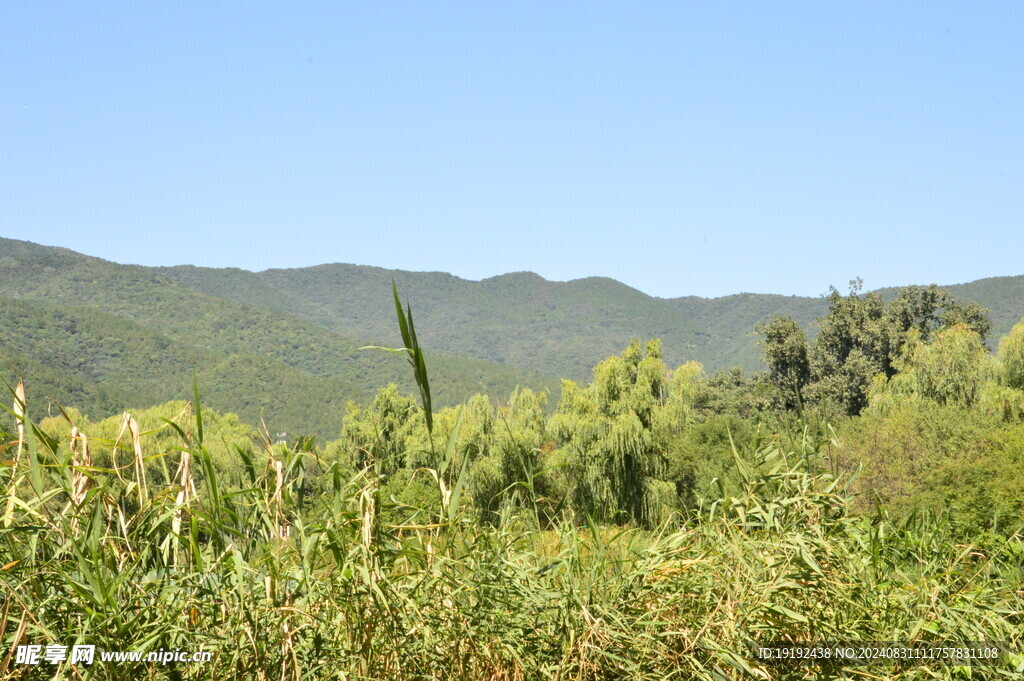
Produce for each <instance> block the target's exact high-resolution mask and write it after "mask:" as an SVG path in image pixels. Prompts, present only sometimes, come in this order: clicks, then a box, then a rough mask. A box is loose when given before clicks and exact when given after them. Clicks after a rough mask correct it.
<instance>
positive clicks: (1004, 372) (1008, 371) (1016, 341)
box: [999, 319, 1024, 390]
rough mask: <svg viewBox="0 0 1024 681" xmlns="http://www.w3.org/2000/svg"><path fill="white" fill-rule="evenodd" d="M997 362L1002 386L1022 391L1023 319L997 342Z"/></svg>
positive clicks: (1023, 369)
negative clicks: (999, 366)
mask: <svg viewBox="0 0 1024 681" xmlns="http://www.w3.org/2000/svg"><path fill="white" fill-rule="evenodd" d="M999 362H1000V365H1001V377H1002V380H1003V384H1004V385H1006V386H1007V387H1009V388H1013V389H1014V390H1024V319H1022V320H1021V321H1019V322H1017V324H1015V325H1014V327H1013V328H1012V329H1010V333H1008V334H1007V335H1006V336H1005V337H1004V338H1003V339H1002V340H1000V341H999Z"/></svg>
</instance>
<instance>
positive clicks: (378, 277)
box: [155, 264, 1024, 380]
mask: <svg viewBox="0 0 1024 681" xmlns="http://www.w3.org/2000/svg"><path fill="white" fill-rule="evenodd" d="M155 271H157V272H159V273H160V274H162V275H163V276H166V277H168V278H170V279H174V280H175V281H177V282H179V283H182V284H184V285H186V286H189V287H191V288H194V289H195V290H198V291H203V292H204V293H208V294H209V295H214V296H218V297H221V298H227V299H230V300H234V301H236V302H242V303H246V304H250V305H256V306H260V307H266V308H270V309H276V310H280V311H288V312H289V314H293V315H295V316H298V317H301V318H303V319H305V320H307V321H310V322H313V323H315V324H319V325H321V326H324V327H326V328H328V329H332V330H335V331H339V332H344V333H350V334H356V335H360V336H363V337H372V338H382V339H387V340H388V341H389V342H397V335H396V331H395V328H394V320H393V317H392V316H391V315H390V307H389V305H390V296H391V281H392V279H394V281H395V282H397V284H398V286H399V289H400V290H401V291H402V292H403V295H406V296H408V297H409V298H410V299H411V300H412V302H413V305H414V307H415V309H416V315H417V320H418V321H419V325H420V328H421V337H422V339H423V342H424V343H425V344H426V345H427V346H428V347H435V348H438V349H441V350H444V351H447V352H451V353H455V354H458V355H463V356H468V357H477V358H480V359H487V360H492V361H495V362H500V363H502V364H507V365H511V366H515V367H520V368H530V369H536V370H538V371H541V372H544V373H547V374H553V375H556V376H563V377H567V378H573V379H576V380H585V379H587V378H589V376H590V370H591V369H592V368H593V366H594V365H595V364H596V363H597V362H599V361H600V360H601V359H604V358H605V357H608V356H609V355H612V354H615V353H617V352H620V351H621V350H622V348H623V347H625V345H626V344H627V343H628V342H629V340H630V339H632V338H637V337H639V338H654V337H657V338H661V339H662V341H663V350H664V355H665V360H666V362H667V363H668V364H669V365H670V366H676V365H678V364H681V363H683V362H686V361H689V360H697V361H699V362H700V363H701V364H703V365H704V367H705V369H706V370H708V371H709V372H711V371H716V370H720V369H727V368H730V367H733V366H741V367H743V368H744V369H747V370H750V371H757V370H760V369H761V368H763V367H762V365H761V349H760V346H759V344H758V343H759V337H758V336H757V335H756V334H755V333H754V328H755V327H756V325H757V324H758V322H762V321H767V320H769V319H771V318H772V317H773V316H775V315H777V314H785V315H789V316H791V317H793V318H794V319H795V320H797V322H799V323H800V324H802V325H803V326H804V327H805V328H806V330H807V332H808V334H809V335H813V334H814V333H815V331H816V329H815V327H814V326H813V322H814V321H815V320H816V319H817V318H818V317H821V316H822V315H824V314H826V313H827V312H828V302H827V301H826V300H825V298H824V297H823V296H822V297H817V298H811V297H802V296H781V295H773V294H755V293H741V294H737V295H731V296H725V297H722V298H699V297H696V296H688V297H683V298H671V299H666V298H655V297H652V296H649V295H647V294H645V293H643V292H641V291H638V290H636V289H634V288H630V287H629V286H626V285H625V284H622V283H620V282H618V281H615V280H613V279H606V278H601V277H590V278H587V279H577V280H574V281H568V282H554V281H547V280H546V279H543V278H542V277H540V276H538V275H536V274H533V273H531V272H517V273H513V274H505V275H501V276H497V277H492V278H489V279H484V280H482V281H468V280H465V279H460V278H459V277H455V276H453V275H450V274H445V273H442V272H406V271H403V270H387V269H382V268H378V267H366V266H361V265H345V264H330V265H318V266H315V267H305V268H299V269H274V270H266V271H264V272H248V271H245V270H238V269H212V268H200V267H192V266H181V267H167V268H156V270H155ZM947 288H949V289H950V291H952V292H953V294H954V295H956V296H957V297H959V298H962V299H964V300H974V301H977V302H979V303H981V304H982V305H983V306H986V307H989V308H991V311H992V312H991V317H992V322H993V332H992V337H993V338H998V337H999V336H1001V335H1003V334H1005V333H1006V332H1007V331H1009V329H1010V327H1011V326H1012V325H1013V324H1014V323H1016V322H1017V321H1019V320H1020V318H1021V317H1022V316H1024V276H1020V277H998V278H991V279H982V280H979V281H975V282H972V283H969V284H958V285H953V286H949V287H947ZM880 292H881V293H882V294H883V295H886V296H888V295H892V294H894V292H895V289H883V290H880Z"/></svg>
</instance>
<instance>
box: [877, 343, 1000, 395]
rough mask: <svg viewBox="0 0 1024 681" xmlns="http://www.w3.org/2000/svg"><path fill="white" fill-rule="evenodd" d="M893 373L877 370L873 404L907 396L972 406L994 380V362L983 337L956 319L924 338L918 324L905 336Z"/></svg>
mask: <svg viewBox="0 0 1024 681" xmlns="http://www.w3.org/2000/svg"><path fill="white" fill-rule="evenodd" d="M895 368H896V370H897V373H896V374H895V375H894V376H893V377H892V378H891V379H888V380H886V379H885V378H884V375H879V377H878V378H877V379H876V381H875V384H874V385H873V387H872V396H871V399H872V404H873V405H876V404H877V405H878V406H879V407H880V408H883V407H884V406H885V405H886V404H898V403H900V402H906V401H908V400H915V399H917V400H927V401H930V402H935V403H938V404H944V405H957V406H961V407H973V406H975V405H976V404H978V403H979V401H980V400H981V399H982V397H983V396H984V394H985V391H986V390H987V389H988V387H989V386H990V385H991V384H992V383H993V382H994V379H995V376H996V367H995V364H994V361H993V358H992V356H991V355H990V354H989V352H988V350H986V349H985V345H984V343H983V342H982V340H981V336H980V335H979V334H978V333H977V332H976V331H975V330H974V329H972V328H970V327H969V326H967V325H966V324H956V325H954V326H952V327H950V328H948V329H945V330H943V331H940V332H938V333H937V334H935V335H934V337H933V338H932V340H931V342H925V340H924V339H923V338H922V336H921V334H920V332H919V331H918V330H917V329H914V330H912V331H911V332H910V333H909V334H908V335H907V341H906V343H905V345H904V348H903V355H902V357H901V358H900V359H899V360H898V361H897V362H895Z"/></svg>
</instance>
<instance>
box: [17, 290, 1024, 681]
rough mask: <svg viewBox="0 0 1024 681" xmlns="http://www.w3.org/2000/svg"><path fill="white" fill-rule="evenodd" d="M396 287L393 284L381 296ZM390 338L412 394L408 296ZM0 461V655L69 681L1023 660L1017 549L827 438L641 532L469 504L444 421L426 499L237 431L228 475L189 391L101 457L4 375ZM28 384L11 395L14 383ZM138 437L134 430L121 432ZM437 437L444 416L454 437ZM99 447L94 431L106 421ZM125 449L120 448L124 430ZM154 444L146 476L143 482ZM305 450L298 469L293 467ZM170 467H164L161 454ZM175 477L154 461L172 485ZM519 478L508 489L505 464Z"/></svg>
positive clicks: (821, 673) (692, 672)
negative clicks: (810, 648)
mask: <svg viewBox="0 0 1024 681" xmlns="http://www.w3.org/2000/svg"><path fill="white" fill-rule="evenodd" d="M396 304H397V294H396ZM398 309H399V317H400V319H402V320H403V322H404V324H403V329H402V330H403V339H404V341H405V343H406V345H407V347H406V348H404V349H403V350H404V351H406V352H407V353H408V356H409V358H410V362H411V364H412V366H413V369H414V371H415V373H416V376H417V379H418V380H421V381H422V385H421V394H422V396H423V398H424V399H423V401H424V405H425V406H427V407H428V409H427V411H426V413H429V384H428V383H427V381H426V368H425V363H423V359H422V358H423V355H422V349H420V348H419V346H418V344H417V341H416V338H415V331H414V327H413V325H412V319H411V315H406V316H403V313H402V310H401V306H400V305H398ZM12 396H13V398H14V399H13V403H12V405H11V407H10V408H9V410H8V411H9V412H10V417H11V419H12V423H14V424H16V428H15V431H16V432H12V433H9V434H8V437H7V440H8V443H7V446H6V449H5V450H4V453H3V457H2V458H3V463H2V465H0V484H2V486H3V498H2V499H0V509H3V510H4V515H3V518H2V522H0V583H2V585H3V591H2V596H0V598H2V601H3V602H2V604H0V644H2V648H0V677H2V678H14V679H19V678H89V679H127V678H132V679H135V678H138V679H207V678H216V679H222V678H229V679H259V680H268V681H269V680H270V679H274V680H287V679H291V680H296V681H297V680H300V679H524V680H525V679H548V678H550V679H566V680H569V679H572V680H576V679H578V680H584V679H637V680H639V679H652V680H653V679H666V678H668V679H673V678H675V679H739V678H759V679H803V678H830V677H834V676H847V677H849V678H876V679H878V678H883V679H889V678H908V679H909V678H922V679H925V678H929V679H930V678H1019V677H1020V674H1021V673H1024V658H1022V657H1021V643H1022V638H1024V635H1022V634H1024V574H1022V558H1024V549H1022V546H1021V540H1020V535H1019V534H1018V535H1017V536H1016V538H1013V539H1010V540H1007V541H1006V542H1004V543H1003V544H1002V545H1000V546H999V547H996V548H995V549H987V550H984V551H983V550H981V549H979V548H978V547H975V546H972V545H968V544H957V543H955V542H954V541H953V540H952V539H951V538H950V537H951V536H952V534H951V533H949V532H946V531H945V530H944V528H943V524H942V520H941V519H934V518H925V517H912V518H910V519H904V520H900V521H893V520H889V519H887V518H886V517H883V516H875V517H859V516H854V515H851V514H850V513H848V512H847V499H846V497H845V492H844V490H843V488H842V481H841V480H840V479H838V478H836V477H834V476H833V474H832V473H831V472H830V470H831V467H830V466H829V461H828V460H827V452H828V446H829V442H828V441H827V440H823V439H820V438H817V437H814V436H811V435H809V434H807V435H805V436H804V437H802V438H797V439H795V440H792V439H790V440H784V439H781V438H769V439H767V440H764V441H762V442H760V443H758V444H757V446H756V447H755V448H754V449H753V450H752V451H748V452H736V453H735V456H736V465H737V470H738V472H739V475H740V477H741V481H742V484H741V486H740V489H739V491H738V492H736V493H735V494H726V493H725V492H724V491H723V493H722V494H721V495H720V496H721V498H719V499H718V500H717V501H714V502H713V503H710V504H708V505H707V506H706V507H704V509H703V510H702V512H701V514H700V517H698V518H696V519H692V520H688V521H686V522H685V523H684V522H682V521H681V520H679V519H673V520H671V521H667V522H666V523H665V524H664V525H663V526H661V527H660V528H658V529H656V530H653V531H652V530H642V529H638V528H632V527H614V526H607V527H602V526H598V525H596V524H595V523H593V522H590V523H587V525H586V526H580V525H579V524H577V523H575V522H573V521H572V520H571V519H570V518H569V517H568V516H567V517H566V518H564V519H559V518H558V517H556V518H554V519H553V520H552V519H550V517H549V516H548V515H546V514H541V513H536V512H534V513H531V512H530V510H529V508H528V507H527V508H526V509H525V510H522V511H511V510H505V511H504V512H502V513H501V514H500V516H499V517H498V518H497V519H496V520H495V521H494V522H493V523H487V524H482V523H480V522H478V517H477V514H476V513H475V512H474V511H473V510H472V509H471V508H469V506H468V502H467V500H465V499H464V498H463V496H464V495H463V494H462V490H463V489H464V479H465V471H464V470H462V471H460V470H454V466H452V465H451V460H452V457H450V456H446V455H445V451H446V445H445V443H443V442H441V443H437V447H438V451H437V457H436V459H435V460H437V461H439V464H438V466H437V467H436V468H432V469H423V470H421V471H419V472H418V473H417V475H420V476H424V478H425V479H428V480H430V481H432V484H433V487H434V489H435V495H436V501H437V503H436V504H431V505H430V506H429V507H428V508H424V509H419V510H417V509H411V508H408V507H401V508H400V507H399V504H398V503H397V502H396V501H394V500H393V499H390V498H387V497H386V496H385V495H384V494H383V493H382V492H381V488H382V480H381V476H380V475H379V474H378V472H377V470H376V468H375V466H374V465H372V463H371V465H370V466H368V467H367V468H365V469H363V470H362V471H361V472H359V473H357V474H355V475H352V474H346V473H345V472H344V468H342V467H341V466H339V465H337V464H332V465H329V466H327V465H326V464H324V463H323V462H320V461H318V460H317V459H316V454H315V453H311V452H306V451H293V450H291V449H289V448H288V447H287V446H284V445H279V446H274V445H271V444H270V443H269V440H268V442H267V443H265V447H264V449H263V451H259V452H253V451H251V450H250V449H248V448H246V447H239V448H238V449H237V452H238V456H239V458H240V459H241V461H242V462H243V466H242V472H241V474H240V475H239V476H238V478H237V479H222V478H221V477H220V474H219V473H218V471H217V469H216V468H215V467H214V465H213V463H212V460H211V457H210V453H209V450H208V448H207V443H206V442H205V441H204V430H203V420H202V409H201V406H200V402H199V395H198V391H197V394H196V397H195V401H194V405H193V406H194V409H193V413H192V418H191V421H190V423H189V424H188V425H187V426H182V425H180V424H179V423H175V422H170V421H169V422H167V428H172V429H175V430H176V431H177V435H178V440H179V443H178V446H176V447H174V448H171V449H169V450H167V451H147V450H146V442H145V439H146V436H145V435H144V434H139V433H138V432H137V428H136V429H135V430H134V431H133V430H132V428H131V425H130V424H131V418H130V417H126V419H125V424H126V426H125V433H126V435H127V436H128V441H129V442H128V446H125V445H124V444H122V445H121V447H122V449H124V451H123V452H120V453H119V454H118V455H117V456H115V457H114V458H113V459H112V462H113V463H112V466H111V467H106V468H100V467H96V466H94V465H92V463H91V458H90V456H89V454H88V450H87V447H88V446H96V445H97V443H92V442H90V441H89V440H88V439H87V435H88V434H87V433H81V432H79V431H78V429H77V428H76V424H74V423H70V422H68V424H67V427H68V437H69V438H72V439H73V440H74V445H73V446H72V447H62V446H60V443H59V442H57V441H56V440H55V439H53V438H51V437H50V436H49V435H47V434H46V433H44V432H43V431H41V430H40V429H39V428H38V427H36V425H35V424H34V422H33V420H32V419H31V411H30V410H29V409H27V408H26V401H27V400H26V397H25V395H24V392H23V391H22V392H18V391H16V390H15V391H12ZM29 406H30V404H29ZM133 436H134V437H133ZM453 437H454V436H453ZM106 444H108V445H112V444H113V443H106ZM129 450H130V451H129ZM154 460H158V461H161V462H163V464H164V465H165V470H166V471H167V475H166V476H165V479H164V481H161V482H158V481H153V480H147V479H146V470H147V466H146V465H144V464H145V463H147V462H152V461H154ZM318 466H319V467H322V468H323V472H322V474H321V475H320V476H319V477H318V479H317V480H313V479H312V478H311V477H310V475H309V473H308V472H309V471H311V470H313V469H314V468H316V467H318ZM172 471H173V472H172ZM168 481H169V482H168ZM524 489H528V486H524ZM770 640H787V641H818V640H833V641H849V640H853V641H928V640H933V641H999V642H1003V643H1004V644H1005V645H1006V648H1007V649H1008V650H1009V651H1011V652H1010V654H1008V655H1006V656H1004V658H1003V659H1002V660H1001V661H1000V662H999V664H998V665H996V666H993V667H984V668H980V667H976V668H971V669H969V668H956V667H943V666H932V667H914V666H907V667H900V666H897V665H889V666H876V667H865V668H857V669H853V668H851V669H846V670H827V669H822V668H817V667H813V666H808V665H803V666H788V667H786V666H770V665H766V664H764V663H762V662H760V661H758V660H757V659H756V658H755V657H754V656H753V654H752V651H751V648H750V644H751V642H752V641H770ZM75 643H87V644H94V645H96V646H97V648H98V649H102V650H147V651H149V650H159V649H161V648H162V649H167V650H200V649H202V650H209V651H212V652H213V658H212V660H211V661H210V662H208V663H188V664H184V663H182V664H178V665H167V666H159V665H152V664H146V663H139V664H134V665H132V664H109V665H103V664H102V663H100V662H96V663H95V664H94V665H93V666H91V667H90V666H77V667H70V666H68V665H67V664H62V665H55V666H48V665H46V664H45V663H44V664H43V665H40V666H39V667H31V666H27V665H18V664H16V663H15V649H16V648H17V646H18V645H24V644H42V645H46V644H59V645H69V646H70V645H72V644H75Z"/></svg>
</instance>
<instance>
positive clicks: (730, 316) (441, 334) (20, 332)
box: [0, 239, 1024, 437]
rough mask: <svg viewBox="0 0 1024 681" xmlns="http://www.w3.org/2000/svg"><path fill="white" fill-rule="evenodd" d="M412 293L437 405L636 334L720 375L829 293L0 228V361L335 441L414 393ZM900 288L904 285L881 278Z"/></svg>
mask: <svg viewBox="0 0 1024 681" xmlns="http://www.w3.org/2000/svg"><path fill="white" fill-rule="evenodd" d="M392 279H394V281H395V282H397V284H398V287H399V290H400V292H401V294H402V295H403V297H407V298H408V299H409V300H410V302H411V303H412V307H413V314H414V316H415V320H416V325H417V330H418V333H419V336H420V341H421V342H422V343H423V345H424V346H425V347H426V348H427V349H428V351H432V352H431V353H430V355H429V357H428V359H429V369H430V373H431V383H432V386H433V389H434V393H435V404H437V405H439V406H440V405H445V404H454V403H458V402H460V401H462V400H463V399H464V398H465V397H466V396H468V395H469V394H472V393H476V392H483V393H487V394H490V395H492V396H494V397H496V398H499V399H500V398H502V397H505V396H507V395H508V394H509V393H510V392H511V391H512V389H513V388H514V387H515V386H516V385H526V386H530V387H532V388H536V389H541V388H545V389H548V390H549V391H551V392H553V393H557V391H558V387H559V382H558V378H557V377H566V378H572V379H577V380H584V379H587V378H589V376H590V370H591V368H592V367H593V366H594V365H595V364H596V363H597V362H599V361H600V360H602V359H604V358H605V357H608V356H610V355H613V354H616V353H618V352H620V351H621V350H622V348H623V347H624V346H625V345H626V344H627V343H628V342H629V340H630V339H632V338H637V337H639V338H651V337H659V338H661V339H662V341H663V349H664V355H665V360H666V362H667V363H668V364H669V365H670V366H675V365H678V364H681V363H683V362H685V361H689V360H697V361H699V362H701V363H702V364H704V366H705V368H706V369H707V370H708V371H714V370H718V369H724V368H728V367H731V366H736V365H738V366H742V367H744V368H746V369H748V370H757V369H759V368H760V349H759V346H758V337H757V336H756V335H755V334H754V333H753V330H754V327H755V325H756V324H757V323H758V322H759V321H764V320H767V319H770V318H771V317H772V316H774V315H776V314H787V315H790V316H792V317H793V318H794V319H796V320H797V321H798V322H800V323H801V324H804V325H806V326H807V328H808V331H809V333H811V334H813V332H814V328H813V326H812V322H813V320H814V319H816V318H817V317H819V316H821V315H822V314H824V313H825V311H826V310H827V304H826V302H825V300H824V299H823V298H808V297H799V296H779V295H762V294H750V293H744V294H739V295H733V296H726V297H723V298H714V299H706V298H698V297H692V296H691V297H684V298H674V299H664V298H655V297H652V296H648V295H646V294H644V293H642V292H641V291H638V290H636V289H633V288H630V287H629V286H626V285H624V284H622V283H620V282H617V281H615V280H612V279H607V278H598V277H592V278H587V279H578V280H575V281H570V282H552V281H547V280H545V279H543V278H542V277H540V276H538V275H536V274H532V273H528V272H519V273H513V274H506V275H502V276H498V277H492V278H490V279H484V280H482V281H468V280H465V279H460V278H458V277H455V276H452V275H450V274H445V273H440V272H406V271H401V270H386V269H381V268H376V267H365V266H358V265H344V264H329V265H320V266H316V267H307V268H300V269H276V270H266V271H263V272H249V271H246V270H240V269H233V268H232V269H213V268H199V267H192V266H180V267H159V268H158V267H141V266H135V265H120V264H117V263H113V262H109V261H106V260H102V259H99V258H94V257H90V256H86V255H82V254H79V253H75V252H73V251H70V250H67V249H63V248H54V247H48V246H40V245H37V244H33V243H29V242H25V241H15V240H10V239H0V359H3V360H5V367H4V369H3V373H4V377H5V378H6V379H7V380H9V381H10V380H13V378H14V376H15V375H16V373H15V372H20V374H22V375H24V376H25V377H26V383H27V384H29V385H31V388H30V390H31V392H32V394H34V395H36V396H37V398H38V397H40V396H43V397H46V398H51V399H53V400H56V401H58V402H60V403H61V404H73V405H76V406H80V407H82V408H83V409H84V410H85V411H86V412H87V413H89V415H90V416H92V417H94V418H98V417H101V416H106V415H108V414H110V413H114V412H115V411H118V410H120V409H123V408H125V407H126V406H134V407H142V406H149V405H150V404H155V403H158V402H163V401H167V400H170V399H182V398H187V397H188V395H189V393H190V391H191V384H192V376H193V371H194V372H195V375H196V378H197V380H198V382H199V385H200V387H201V389H202V392H203V395H204V399H205V401H206V402H207V403H208V404H210V405H211V406H213V407H214V408H216V409H218V410H221V411H234V412H236V413H238V414H239V415H240V416H241V417H242V418H243V419H244V420H247V421H249V422H252V423H258V422H259V420H260V418H263V419H265V420H266V422H267V425H268V427H269V428H271V429H272V430H274V431H281V430H284V431H288V432H289V433H294V434H298V433H303V434H306V433H308V434H315V435H318V436H320V437H334V436H336V435H337V433H338V430H339V429H340V423H341V418H342V417H343V415H344V412H345V404H346V402H347V401H349V400H365V399H367V398H368V397H369V396H370V395H372V394H373V392H374V391H375V390H376V389H377V388H379V387H381V386H383V385H386V384H387V383H389V382H396V383H398V384H399V385H400V386H401V387H403V388H404V389H406V390H409V391H412V389H413V387H412V385H411V383H410V374H411V372H410V371H408V368H407V366H406V364H405V363H404V361H403V360H402V359H401V358H400V357H398V356H396V355H394V354H391V353H384V352H380V351H373V350H361V349H360V348H362V347H363V346H366V345H385V346H391V347H396V346H398V345H400V341H399V337H398V332H397V328H396V324H395V313H394V304H393V301H392V297H391V282H392ZM948 288H949V289H950V290H951V291H952V292H953V293H954V294H955V295H956V296H958V297H961V298H963V299H967V300H975V301H977V302H979V303H981V304H982V305H984V306H986V307H989V308H990V309H991V311H992V313H991V317H992V321H993V337H998V336H999V335H1001V334H1003V333H1005V332H1006V331H1008V330H1009V328H1010V326H1012V324H1013V323H1015V322H1016V321H1017V320H1019V319H1020V318H1021V316H1022V315H1024V276H1021V277H1000V278H992V279H983V280H979V281H976V282H972V283H969V284H960V285H955V286H950V287H948ZM883 294H891V291H883Z"/></svg>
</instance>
